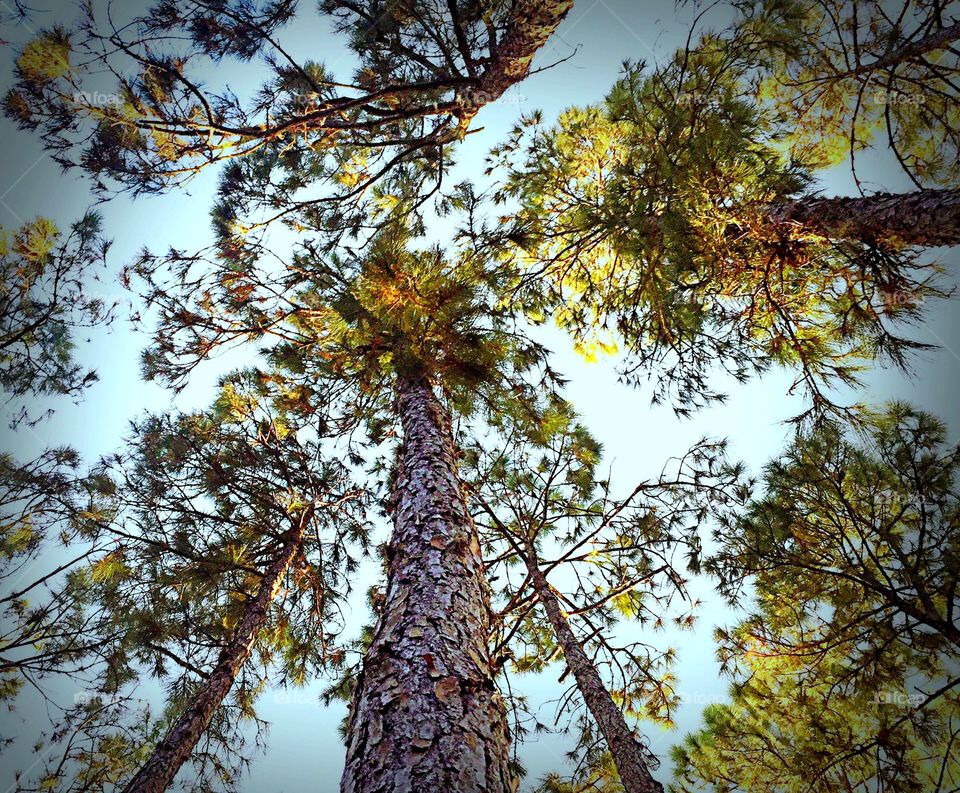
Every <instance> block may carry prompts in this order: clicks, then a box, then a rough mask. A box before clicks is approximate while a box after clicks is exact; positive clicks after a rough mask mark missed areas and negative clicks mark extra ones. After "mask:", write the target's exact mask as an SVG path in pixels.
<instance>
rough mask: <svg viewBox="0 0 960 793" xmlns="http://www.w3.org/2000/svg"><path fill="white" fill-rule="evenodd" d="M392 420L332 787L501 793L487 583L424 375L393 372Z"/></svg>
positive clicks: (348, 791)
mask: <svg viewBox="0 0 960 793" xmlns="http://www.w3.org/2000/svg"><path fill="white" fill-rule="evenodd" d="M396 393H397V410H398V413H399V417H400V421H401V424H402V427H403V442H402V445H401V447H400V454H399V461H398V472H397V480H396V485H395V490H394V497H393V525H394V528H393V537H392V539H391V543H390V552H389V553H390V561H389V570H388V578H387V590H386V596H385V601H384V607H383V611H382V612H381V614H380V616H379V618H378V620H377V626H376V629H375V634H374V638H373V641H372V642H371V644H370V647H369V649H368V650H367V653H366V656H365V657H364V659H363V669H362V672H361V674H360V677H359V680H358V682H357V688H356V690H355V692H354V698H353V704H352V706H351V713H350V720H349V726H348V748H347V761H346V767H345V769H344V772H343V779H342V781H341V786H340V789H341V791H342V793H401V792H402V793H446V791H450V792H451V793H453V792H454V791H456V793H508V791H513V790H515V786H514V782H513V780H512V779H511V775H510V770H509V767H508V761H509V733H508V728H507V719H506V709H505V706H504V702H503V699H502V697H501V696H500V694H499V692H498V691H497V690H496V687H495V685H494V682H493V674H492V671H491V666H490V659H489V650H488V647H487V639H488V631H489V621H490V614H489V594H488V591H487V587H486V581H485V579H484V568H483V560H482V558H481V555H480V545H479V541H478V539H477V532H476V528H475V527H474V524H473V520H472V519H471V518H470V514H469V512H468V511H467V507H466V503H465V500H464V495H463V488H462V485H461V483H460V480H459V477H458V475H457V471H456V465H455V461H454V446H453V436H452V434H451V430H450V420H449V417H448V416H447V414H446V411H445V410H444V408H443V406H442V405H441V403H440V401H439V400H438V398H437V396H436V394H435V393H434V391H433V388H432V386H431V384H430V383H429V382H428V381H427V380H426V379H425V378H421V377H416V376H409V377H408V376H401V377H398V381H397V386H396Z"/></svg>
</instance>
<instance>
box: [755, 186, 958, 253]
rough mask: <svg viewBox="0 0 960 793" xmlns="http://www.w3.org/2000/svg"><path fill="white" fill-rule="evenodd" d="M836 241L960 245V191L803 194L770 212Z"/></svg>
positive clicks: (925, 245) (785, 220)
mask: <svg viewBox="0 0 960 793" xmlns="http://www.w3.org/2000/svg"><path fill="white" fill-rule="evenodd" d="M768 214H769V217H770V219H771V220H773V221H774V222H779V223H794V224H797V225H800V226H803V227H805V228H808V229H810V230H811V231H814V232H817V233H820V234H822V235H824V236H825V237H830V238H832V239H856V240H861V241H863V242H872V243H885V244H893V245H896V244H900V245H917V246H922V247H934V246H937V245H960V190H917V191H915V192H912V193H877V194H876V195H871V196H866V197H864V198H801V199H798V200H797V201H791V202H789V203H785V204H781V205H779V206H776V207H774V208H772V210H771V211H770V212H769V213H768Z"/></svg>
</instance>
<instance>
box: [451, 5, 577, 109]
mask: <svg viewBox="0 0 960 793" xmlns="http://www.w3.org/2000/svg"><path fill="white" fill-rule="evenodd" d="M571 8H573V0H514V3H513V7H512V8H511V9H510V16H509V18H508V20H507V25H506V27H507V31H506V33H505V34H504V37H503V38H502V39H501V40H500V41H499V42H497V44H496V50H495V52H494V53H493V58H492V60H491V62H490V65H489V66H487V68H486V69H485V70H484V72H483V74H481V75H480V78H479V80H478V81H477V83H476V85H475V86H472V87H471V88H468V89H465V90H464V91H463V92H461V95H460V97H459V99H460V103H461V105H462V107H463V110H462V111H461V117H462V118H465V119H469V118H470V117H472V116H474V115H476V113H477V111H478V110H479V109H480V108H481V107H483V106H484V105H486V104H489V103H490V102H493V101H494V100H496V99H499V98H500V97H501V96H502V95H503V94H504V92H505V91H507V90H508V89H509V88H510V87H511V86H513V85H515V84H516V83H518V82H520V81H521V80H522V79H523V78H524V77H526V76H527V74H528V73H529V71H530V64H531V63H532V62H533V57H534V55H536V54H537V52H538V51H539V50H540V49H541V48H542V47H543V46H544V44H546V43H547V40H548V39H549V38H550V36H552V35H553V33H554V31H556V29H557V27H559V25H560V23H561V22H562V21H563V20H564V18H565V17H566V16H567V14H568V13H570V9H571Z"/></svg>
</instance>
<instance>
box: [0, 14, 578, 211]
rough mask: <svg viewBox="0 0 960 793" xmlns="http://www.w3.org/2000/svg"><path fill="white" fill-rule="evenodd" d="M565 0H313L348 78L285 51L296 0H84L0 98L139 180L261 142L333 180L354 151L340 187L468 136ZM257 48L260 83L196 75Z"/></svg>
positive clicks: (519, 72)
mask: <svg viewBox="0 0 960 793" xmlns="http://www.w3.org/2000/svg"><path fill="white" fill-rule="evenodd" d="M572 5H573V2H572V0H516V2H512V3H509V4H505V3H498V2H475V0H468V1H466V2H462V1H459V0H458V2H439V0H413V2H405V3H401V4H397V3H384V2H382V0H358V2H343V3H340V2H337V3H332V2H331V3H321V4H320V10H321V11H322V12H324V13H326V14H329V15H332V16H333V18H334V21H335V23H336V25H337V27H338V28H339V29H340V31H341V32H344V33H346V34H348V35H349V36H350V39H349V41H350V44H351V45H352V46H353V48H354V49H355V50H356V51H357V53H358V54H359V55H360V57H361V60H362V66H361V68H360V70H359V71H358V72H357V73H356V74H355V75H354V76H353V78H352V79H348V78H345V77H343V76H336V75H333V74H332V73H330V72H329V71H328V70H327V69H326V68H324V67H323V66H322V65H321V64H320V63H318V62H314V61H307V62H302V63H301V62H298V61H296V60H294V59H293V58H292V57H291V56H290V55H289V54H288V52H287V50H286V49H285V48H284V45H283V36H282V28H283V26H284V25H286V24H288V23H289V22H290V21H291V20H292V19H293V18H294V16H295V14H296V11H297V4H296V3H295V2H293V1H292V0H270V1H269V2H265V3H248V2H228V3H222V2H207V1H206V0H162V2H157V3H154V4H153V5H152V6H151V7H150V8H149V10H148V11H146V12H145V13H142V14H137V13H136V12H134V13H132V14H131V13H129V12H128V11H127V10H126V9H121V8H119V7H118V6H117V5H115V4H108V5H107V7H106V8H105V9H100V8H97V9H94V8H93V7H92V6H91V7H88V8H86V9H85V10H81V11H80V12H79V14H78V17H77V20H76V21H75V22H73V23H72V24H71V23H69V22H68V23H64V24H62V25H60V26H55V27H52V28H49V29H47V30H45V31H44V32H42V33H41V34H40V35H39V36H38V37H37V38H36V39H35V40H34V41H33V42H31V43H30V44H29V45H27V47H26V48H25V49H24V50H23V52H22V54H21V56H20V59H19V60H18V62H17V77H18V85H17V87H16V88H14V89H13V90H12V91H11V92H10V93H9V94H8V95H7V98H6V109H7V113H8V115H9V116H10V117H11V118H13V119H14V120H16V121H17V123H19V124H20V125H21V126H22V127H23V128H25V129H31V130H36V131H39V132H40V133H41V134H42V135H43V138H44V140H45V142H46V143H47V145H48V147H49V148H50V150H51V151H52V152H53V153H55V155H56V156H57V157H58V159H59V160H60V161H61V162H62V163H63V164H64V165H79V166H81V167H83V168H84V169H86V170H87V171H89V172H90V173H91V174H93V175H94V176H95V177H96V178H98V179H99V178H101V177H102V178H104V179H113V180H116V181H117V182H118V183H119V184H120V185H121V186H124V187H127V188H130V189H132V190H134V191H141V190H159V189H162V188H163V187H164V186H165V185H166V184H168V183H169V182H171V181H173V182H178V181H182V180H183V179H185V178H187V177H189V176H190V175H192V174H194V173H196V172H197V170H199V169H201V168H203V167H205V166H207V165H209V164H211V163H214V162H220V161H223V160H228V159H235V158H238V157H244V156H245V155H247V154H250V153H252V152H256V151H260V150H263V149H269V150H270V151H271V152H272V154H273V156H275V157H278V158H280V159H281V160H285V163H286V165H288V166H291V167H290V170H291V171H295V170H297V168H296V167H295V166H296V165H297V164H298V163H297V161H298V160H299V159H300V158H303V157H304V156H306V155H308V154H309V155H310V157H309V159H310V161H311V163H312V165H311V168H310V172H309V174H308V173H307V169H306V168H301V169H300V170H301V171H302V172H301V173H300V174H299V178H300V179H301V180H305V181H307V182H310V181H317V182H320V183H323V182H332V183H333V185H334V186H335V187H336V180H337V179H338V178H339V177H338V176H337V174H336V171H337V169H338V167H340V166H343V165H345V164H347V163H351V164H352V165H353V171H354V179H353V181H352V183H351V184H343V185H341V186H342V187H343V188H344V189H343V190H342V195H341V198H346V197H350V196H353V195H356V194H357V193H359V192H360V191H361V189H362V187H364V186H366V185H369V184H370V183H371V182H372V181H374V180H375V179H376V177H377V175H380V174H382V173H383V172H385V171H387V170H389V169H390V167H391V166H392V165H394V164H396V163H398V162H401V161H403V160H404V159H406V158H409V157H411V156H414V155H417V154H419V153H422V152H423V151H424V150H427V149H436V148H437V147H441V146H443V145H445V144H447V143H451V142H454V141H456V140H458V139H459V138H461V137H462V136H463V135H464V134H465V132H466V130H467V127H468V125H469V122H470V119H471V118H472V117H473V115H475V114H476V112H477V110H478V109H479V108H481V107H482V106H483V105H485V104H486V103H488V102H491V101H493V100H495V99H497V98H498V97H499V96H500V95H501V94H502V93H503V92H504V91H505V90H507V89H508V88H509V87H510V86H511V85H513V84H514V83H516V82H517V81H519V80H521V79H522V78H523V77H525V76H526V75H527V73H528V71H529V69H530V64H531V61H532V59H533V56H534V54H535V53H536V52H537V50H539V49H540V47H542V46H543V44H544V43H545V42H546V40H547V38H548V37H549V36H550V35H551V34H552V33H553V31H554V30H555V29H556V27H557V25H558V24H559V23H560V22H561V21H562V20H563V18H564V17H565V16H566V14H567V13H568V12H569V10H570V8H571V7H572ZM121 20H122V21H121ZM68 25H69V26H68ZM253 58H262V59H263V60H264V61H265V62H266V64H267V66H268V67H269V68H270V70H271V71H272V73H273V76H272V79H271V80H270V81H269V82H267V83H266V84H265V85H264V86H263V88H262V89H261V91H260V92H259V93H257V94H254V95H251V94H253V92H245V94H246V95H244V96H238V95H236V94H234V93H233V92H232V91H230V90H229V89H228V88H226V87H225V86H224V87H222V88H221V89H220V90H217V89H215V88H208V87H206V86H205V85H204V82H205V78H207V77H208V76H209V74H210V66H211V65H213V64H216V65H218V72H221V73H222V71H223V67H222V66H221V65H220V64H222V63H224V62H226V63H228V64H233V65H236V64H239V63H241V62H243V61H249V60H251V59H253ZM104 81H108V82H106V85H107V87H106V89H104V87H103V86H104ZM98 97H105V98H106V100H107V101H98ZM361 163H362V166H361ZM361 171H362V172H363V173H364V175H363V176H360V175H359V174H360V172H361ZM340 181H341V182H342V181H343V180H342V179H341V180H340ZM104 186H105V185H104ZM289 198H290V199H293V197H292V196H290V197H289ZM287 208H289V207H287Z"/></svg>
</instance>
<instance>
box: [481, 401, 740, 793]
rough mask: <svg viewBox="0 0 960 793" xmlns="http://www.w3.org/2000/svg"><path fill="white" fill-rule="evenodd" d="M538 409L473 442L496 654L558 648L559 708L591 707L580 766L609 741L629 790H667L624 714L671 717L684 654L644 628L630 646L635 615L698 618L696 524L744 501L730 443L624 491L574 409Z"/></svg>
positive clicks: (661, 620)
mask: <svg viewBox="0 0 960 793" xmlns="http://www.w3.org/2000/svg"><path fill="white" fill-rule="evenodd" d="M537 415H538V419H537V420H536V421H535V422H529V420H528V422H527V423H526V424H524V423H523V422H522V421H517V420H513V421H510V420H509V419H508V420H506V421H502V422H500V423H499V425H498V427H499V430H500V432H498V433H496V434H495V435H494V436H493V437H494V438H495V441H494V442H491V443H490V444H488V445H486V448H485V445H484V444H483V443H474V444H471V445H468V446H466V451H465V463H466V471H467V472H468V473H467V476H468V477H469V478H468V482H469V489H470V502H471V504H472V505H473V510H474V513H475V515H476V519H477V522H478V525H479V526H480V527H481V529H482V531H483V533H482V539H483V540H484V544H485V549H486V551H485V552H486V555H487V556H488V557H489V559H490V561H489V562H488V565H487V566H488V571H489V572H488V575H489V576H490V578H491V580H492V581H495V582H496V584H495V589H496V592H497V605H498V608H497V620H496V622H495V631H494V641H495V643H496V651H495V653H496V655H497V656H499V657H502V658H504V660H505V661H509V663H508V665H507V667H506V668H507V669H509V670H511V671H515V672H520V673H522V672H527V671H541V670H543V669H544V668H545V667H546V666H547V665H548V664H549V663H550V662H551V661H553V660H555V659H556V658H557V657H559V656H561V655H562V657H563V658H564V661H565V664H566V667H567V671H566V672H564V674H563V675H562V676H561V679H562V678H563V677H566V675H567V674H568V673H569V674H571V675H572V677H573V679H574V681H575V689H573V690H572V691H570V692H568V694H567V695H565V696H564V698H563V699H564V701H565V702H566V704H565V705H563V707H562V709H563V710H567V709H568V708H569V709H570V710H571V712H573V711H574V710H575V709H574V708H573V707H572V701H574V700H575V699H580V700H582V702H583V703H584V705H585V706H586V711H587V713H589V717H588V718H583V719H581V720H580V723H581V726H582V735H581V736H580V749H581V751H582V754H583V758H582V762H581V767H586V768H587V769H591V768H595V767H596V766H597V765H598V764H601V765H602V764H604V762H605V761H604V759H603V755H604V752H605V750H606V751H609V760H608V761H606V762H607V764H609V763H612V765H613V766H614V767H615V768H616V770H617V774H618V776H619V780H620V784H621V785H622V786H623V789H624V790H625V791H628V793H634V792H636V791H640V792H641V793H642V792H643V791H655V790H662V787H661V785H660V783H659V782H657V781H656V780H654V779H653V777H652V776H651V773H650V770H651V769H655V768H656V767H657V764H658V761H657V759H656V758H655V757H654V756H653V755H652V754H651V753H650V752H649V751H648V750H647V749H646V748H645V746H644V745H643V743H642V742H641V741H640V740H639V739H638V737H637V736H635V734H634V731H633V729H632V728H631V727H630V726H629V724H628V721H627V717H630V718H631V719H633V718H637V717H644V718H649V719H653V720H655V721H659V722H665V723H669V722H670V715H671V711H672V709H673V707H674V706H675V705H676V695H675V693H674V689H673V677H672V674H671V672H670V671H669V668H670V666H671V663H672V661H673V656H674V653H673V651H672V650H670V649H667V650H662V649H658V648H657V647H656V646H655V645H654V644H652V643H651V642H650V640H649V639H648V638H646V637H643V638H639V639H638V640H636V641H627V642H626V643H621V642H622V641H624V640H625V639H626V635H627V633H628V632H629V633H633V631H630V629H629V628H628V627H627V625H629V624H630V622H629V621H632V620H636V621H637V623H638V624H639V626H640V627H641V628H643V627H647V628H652V629H653V630H654V631H656V630H659V629H662V628H663V627H664V625H665V623H666V622H667V621H668V619H669V618H670V612H671V605H672V603H673V601H674V599H675V598H679V599H680V600H681V601H682V602H683V605H682V607H681V608H680V609H673V611H674V612H675V613H674V615H673V618H672V619H673V621H674V622H675V624H676V625H677V626H680V627H691V626H692V625H693V624H694V619H695V616H694V612H695V610H696V604H695V603H693V602H691V599H690V597H689V595H688V593H687V590H686V581H687V579H686V576H687V575H688V568H692V569H696V568H697V567H698V565H699V555H700V544H699V538H698V535H697V529H698V526H699V524H700V523H701V522H702V521H703V520H705V519H706V517H707V515H708V513H709V511H710V510H711V506H710V504H711V502H712V501H716V502H718V503H723V502H727V501H728V500H730V499H732V498H734V497H735V491H736V490H737V489H738V486H740V483H739V482H738V479H739V476H740V472H739V469H738V468H736V467H731V466H729V465H728V464H727V463H726V462H725V461H724V447H723V444H718V443H709V442H706V441H704V442H701V443H700V444H698V445H697V446H696V447H694V448H693V449H691V450H690V451H689V452H688V453H687V454H686V455H684V456H683V458H682V459H680V460H678V461H675V465H674V464H671V463H668V464H667V467H669V468H670V469H671V470H670V471H669V472H668V471H667V467H665V468H664V471H663V473H662V474H661V476H660V477H659V478H658V479H656V480H654V481H646V482H641V483H640V484H638V485H636V486H635V487H634V488H633V489H632V490H630V491H629V493H628V494H627V495H625V496H623V497H617V496H615V495H614V488H613V486H612V485H611V483H610V481H609V480H606V479H600V478H599V472H598V467H599V465H600V456H601V449H600V446H599V444H597V442H596V441H595V440H594V439H593V438H591V437H590V435H589V433H588V432H587V431H586V429H585V428H584V427H583V426H582V425H580V424H578V423H577V421H576V416H575V415H574V414H573V412H572V409H571V408H570V406H569V405H568V404H566V403H564V402H563V401H562V400H560V399H559V398H558V397H553V398H551V399H547V400H546V405H545V406H544V408H542V409H541V410H539V411H538V412H537ZM673 469H675V470H673ZM682 555H686V556H687V559H686V560H685V561H684V562H680V561H679V558H680V557H681V556H682ZM517 568H519V572H516V570H517ZM548 576H550V580H549V581H548V578H547V577H548ZM551 581H552V582H553V583H551ZM602 669H606V670H607V671H606V672H604V673H601V670H602ZM574 692H575V693H574ZM555 782H556V780H554V781H553V782H550V781H548V782H547V783H545V784H546V787H544V789H545V790H548V789H551V788H550V785H552V784H554V783H555Z"/></svg>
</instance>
